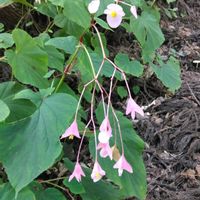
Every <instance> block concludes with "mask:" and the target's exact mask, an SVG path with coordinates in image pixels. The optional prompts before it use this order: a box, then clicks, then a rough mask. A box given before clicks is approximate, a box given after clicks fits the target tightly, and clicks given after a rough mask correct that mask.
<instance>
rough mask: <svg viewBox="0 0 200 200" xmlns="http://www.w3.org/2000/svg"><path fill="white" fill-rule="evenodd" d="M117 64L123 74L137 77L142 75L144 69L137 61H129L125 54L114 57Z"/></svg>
mask: <svg viewBox="0 0 200 200" xmlns="http://www.w3.org/2000/svg"><path fill="white" fill-rule="evenodd" d="M115 64H117V65H118V66H119V67H120V68H121V69H122V70H124V72H125V73H127V74H131V75H133V76H136V77H139V76H141V75H142V74H143V70H144V67H143V65H141V63H140V62H139V61H137V60H133V61H130V60H129V57H128V55H127V54H122V53H118V54H117V55H116V57H115Z"/></svg>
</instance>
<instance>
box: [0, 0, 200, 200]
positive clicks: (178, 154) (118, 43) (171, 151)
mask: <svg viewBox="0 0 200 200" xmlns="http://www.w3.org/2000/svg"><path fill="white" fill-rule="evenodd" d="M156 2H157V5H158V6H159V8H160V9H161V10H162V13H163V14H162V20H161V27H162V30H163V32H164V34H165V38H166V41H165V43H164V45H163V46H162V48H160V49H159V53H160V54H161V55H162V56H163V57H164V58H165V57H166V58H168V57H169V56H170V55H171V54H173V55H175V56H176V57H177V58H178V59H179V60H180V63H181V69H182V80H183V83H182V86H181V88H180V90H178V91H177V93H176V94H174V95H173V94H171V93H167V92H166V89H165V88H164V87H163V86H162V84H161V83H160V82H159V81H157V79H156V78H155V77H153V76H151V77H149V78H144V79H143V80H135V79H131V80H130V83H131V84H137V85H139V86H140V87H141V88H142V91H141V96H140V97H139V100H140V101H141V103H142V104H143V105H150V103H151V102H153V104H152V105H151V106H149V107H148V108H147V109H146V110H145V112H146V114H147V113H149V114H147V117H145V118H144V119H142V120H141V121H140V122H138V123H137V124H136V126H137V131H138V133H139V134H140V136H141V137H142V138H143V139H144V141H145V142H146V148H145V151H144V160H145V165H146V169H147V181H148V195H147V200H161V199H165V200H200V64H199V66H198V65H197V64H196V63H193V61H194V60H200V23H199V19H200V1H199V0H177V1H176V2H175V3H174V4H172V7H177V8H178V12H177V15H178V17H176V18H172V19H169V18H168V17H167V16H166V14H165V13H164V9H165V8H167V7H168V5H167V4H165V3H163V1H162V0H160V1H159V0H158V1H156ZM8 26H9V27H12V25H10V21H9V25H8ZM119 32H120V33H122V34H121V37H119V36H120V34H118V33H117V34H116V38H113V35H112V37H109V33H108V34H107V37H108V40H109V38H112V40H110V41H109V46H108V48H109V49H110V50H111V51H112V53H111V57H113V56H114V55H115V54H116V53H117V52H119V51H120V52H128V53H129V54H130V56H132V57H136V58H137V57H138V54H137V51H136V49H138V48H139V47H138V46H137V44H135V43H133V41H132V36H130V35H128V34H125V33H124V32H123V30H119ZM112 34H113V33H112ZM9 77H10V72H9V68H6V67H5V66H4V68H3V67H2V66H1V65H0V82H3V81H6V80H8V79H9ZM119 103H120V102H119ZM132 199H133V198H132Z"/></svg>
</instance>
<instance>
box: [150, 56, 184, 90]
mask: <svg viewBox="0 0 200 200" xmlns="http://www.w3.org/2000/svg"><path fill="white" fill-rule="evenodd" d="M150 66H151V68H152V69H153V71H154V72H155V74H156V76H157V77H158V78H159V79H160V80H161V81H162V83H163V84H164V85H165V86H166V87H167V88H169V90H170V91H172V92H174V91H175V90H177V89H179V88H180V87H181V70H180V64H179V62H178V61H177V60H176V59H175V58H174V57H170V58H169V60H168V61H167V62H166V63H163V62H162V61H161V60H160V61H159V66H156V65H155V64H153V63H151V64H150Z"/></svg>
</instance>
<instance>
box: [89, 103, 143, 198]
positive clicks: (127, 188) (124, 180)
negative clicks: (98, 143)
mask: <svg viewBox="0 0 200 200" xmlns="http://www.w3.org/2000/svg"><path fill="white" fill-rule="evenodd" d="M96 116H97V120H98V122H99V124H100V123H101V122H102V120H103V111H102V106H99V107H98V109H97V111H96ZM111 116H112V115H111ZM117 116H118V119H119V122H120V125H121V130H122V134H123V143H124V149H125V157H126V159H127V160H128V162H129V163H130V164H131V165H132V167H133V174H130V173H128V172H126V171H124V172H123V175H122V176H121V177H119V176H118V173H117V170H115V169H113V165H114V162H113V161H110V159H109V158H106V159H105V158H101V157H99V162H100V163H101V166H102V168H103V169H104V170H105V171H106V176H107V177H108V178H109V179H110V180H111V181H113V182H114V183H115V184H116V185H118V186H119V188H120V193H121V195H122V196H123V198H128V197H131V196H135V197H137V198H138V199H141V200H143V199H145V197H146V191H147V188H146V187H147V185H146V172H145V167H144V163H143V159H142V152H143V148H144V142H143V141H142V140H141V139H140V137H139V136H138V135H137V134H136V132H135V131H134V129H133V125H132V123H131V121H130V120H128V119H127V118H126V117H124V116H123V114H122V113H121V112H117ZM110 122H111V125H112V127H114V123H113V117H110ZM113 142H114V138H112V141H111V144H112V145H113ZM117 146H118V148H119V147H120V139H119V134H118V136H117ZM90 152H91V153H92V154H93V155H94V152H95V150H94V139H91V140H90Z"/></svg>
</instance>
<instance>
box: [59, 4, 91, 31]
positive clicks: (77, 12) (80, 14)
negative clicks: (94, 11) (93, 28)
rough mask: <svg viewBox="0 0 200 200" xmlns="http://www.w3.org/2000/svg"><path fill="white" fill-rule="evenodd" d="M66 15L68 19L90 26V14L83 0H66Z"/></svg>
mask: <svg viewBox="0 0 200 200" xmlns="http://www.w3.org/2000/svg"><path fill="white" fill-rule="evenodd" d="M63 13H64V15H65V16H66V17H67V18H68V20H70V21H72V22H73V23H75V24H78V25H79V26H81V27H83V28H84V29H87V28H89V27H90V21H91V18H90V14H89V12H88V10H87V8H86V5H85V3H84V1H82V0H76V1H71V0H66V1H65V3H64V11H63Z"/></svg>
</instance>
